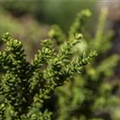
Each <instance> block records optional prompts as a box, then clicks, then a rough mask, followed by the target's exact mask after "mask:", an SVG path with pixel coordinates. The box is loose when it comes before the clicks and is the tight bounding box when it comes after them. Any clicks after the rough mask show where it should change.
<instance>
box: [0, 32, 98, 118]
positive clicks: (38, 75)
mask: <svg viewBox="0 0 120 120" xmlns="http://www.w3.org/2000/svg"><path fill="white" fill-rule="evenodd" d="M59 32H60V31H58V33H59ZM52 35H53V34H52ZM81 39H83V36H82V34H81V33H74V34H73V35H72V34H71V39H69V40H67V41H63V43H61V44H60V45H59V47H57V48H55V47H54V45H53V43H52V41H51V40H50V39H46V40H44V41H43V43H42V47H41V49H40V50H38V52H37V54H36V55H35V57H34V59H33V60H32V61H31V62H28V61H27V60H26V58H25V54H24V49H23V45H22V43H21V42H20V41H19V40H16V39H14V38H12V36H11V35H10V34H9V33H5V34H4V35H3V36H2V40H3V42H4V43H5V44H6V49H5V50H4V51H1V52H0V64H1V66H2V68H3V71H2V74H1V80H0V120H3V119H6V120H49V119H50V116H51V113H50V112H49V111H47V108H44V109H43V104H44V102H45V99H48V98H50V97H51V96H52V94H53V92H54V90H55V88H56V87H58V86H62V85H63V84H64V82H65V81H67V80H69V79H70V78H72V77H73V75H74V74H75V73H80V72H81V69H82V67H83V66H84V65H86V64H87V63H88V62H89V61H90V59H91V58H93V57H94V56H96V52H94V51H93V52H89V54H88V55H87V56H85V57H82V55H79V56H77V55H75V51H74V49H73V48H74V47H75V46H76V44H78V43H79V42H80V41H81Z"/></svg>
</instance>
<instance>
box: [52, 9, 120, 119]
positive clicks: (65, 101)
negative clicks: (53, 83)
mask: <svg viewBox="0 0 120 120" xmlns="http://www.w3.org/2000/svg"><path fill="white" fill-rule="evenodd" d="M90 15H91V13H90V12H89V11H88V10H84V11H82V12H80V13H79V14H78V16H77V18H76V20H75V22H74V24H73V25H72V26H71V27H70V32H69V36H67V35H65V34H62V30H59V29H60V28H59V27H53V29H52V30H51V33H52V39H54V40H56V41H59V39H60V40H61V38H65V37H66V38H68V39H71V38H72V36H71V35H73V34H76V33H79V32H82V33H83V32H84V33H85V35H84V36H85V39H86V41H87V43H88V44H87V43H86V41H85V40H84V41H81V43H80V44H78V45H77V46H76V48H78V49H79V50H78V51H77V53H78V54H83V57H85V56H86V55H85V51H87V50H88V49H96V50H97V52H98V54H99V55H98V57H96V58H95V59H94V61H92V63H91V64H89V65H87V66H86V67H85V68H84V69H83V72H82V74H80V75H78V74H77V75H74V76H73V77H72V79H71V80H70V82H68V83H66V84H65V85H64V86H62V87H60V88H58V89H57V91H56V94H55V96H56V99H57V102H56V101H55V102H54V106H55V111H53V118H54V119H55V120H112V114H111V112H112V111H113V110H114V107H115V106H116V105H117V104H118V103H119V102H120V101H119V98H118V96H116V91H117V90H118V88H119V86H120V84H118V83H116V82H115V81H114V82H112V83H111V81H110V80H109V79H110V77H111V76H112V75H113V74H114V68H115V66H116V65H117V62H118V60H119V57H118V55H108V52H109V50H110V49H111V47H112V44H111V36H112V32H111V31H107V32H106V29H105V23H106V18H107V10H106V9H103V10H102V11H101V15H100V17H99V22H98V25H97V26H98V27H97V29H96V33H95V35H94V38H93V37H90V35H89V31H87V30H85V25H84V24H85V22H86V19H87V18H88V17H90ZM57 31H59V32H57ZM53 33H54V34H53ZM50 35H51V34H50ZM86 35H87V36H86ZM63 40H64V39H63ZM61 41H62V40H61ZM58 46H59V43H58ZM113 83H114V84H113ZM52 103H53V102H52ZM56 110H57V112H56ZM113 120H115V119H114V118H113Z"/></svg>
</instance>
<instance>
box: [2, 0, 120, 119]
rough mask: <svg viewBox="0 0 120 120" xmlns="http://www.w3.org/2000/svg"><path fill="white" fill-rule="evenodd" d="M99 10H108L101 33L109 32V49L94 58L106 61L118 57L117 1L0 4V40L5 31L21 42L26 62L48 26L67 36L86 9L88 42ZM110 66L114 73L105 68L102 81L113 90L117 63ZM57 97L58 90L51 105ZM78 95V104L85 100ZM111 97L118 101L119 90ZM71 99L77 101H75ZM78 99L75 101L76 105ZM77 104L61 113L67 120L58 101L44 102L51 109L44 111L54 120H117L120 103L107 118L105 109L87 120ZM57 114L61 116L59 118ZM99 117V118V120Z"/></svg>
mask: <svg viewBox="0 0 120 120" xmlns="http://www.w3.org/2000/svg"><path fill="white" fill-rule="evenodd" d="M103 8H104V9H107V10H108V14H107V16H106V23H105V24H104V28H105V31H104V32H103V33H105V35H106V34H107V33H109V31H112V36H111V37H110V44H111V47H110V49H109V50H108V51H107V52H106V53H105V54H104V56H102V58H101V57H98V58H97V61H102V59H103V58H104V59H107V57H110V56H112V55H117V56H120V2H119V0H56V1H55V0H40V1H39V0H24V1H20V0H0V36H1V35H2V34H3V33H4V32H7V31H8V32H10V33H11V34H12V35H13V36H14V37H15V38H17V39H20V40H21V41H22V42H23V45H24V48H25V51H26V54H27V59H28V60H31V59H32V58H33V56H34V54H35V53H36V51H37V50H38V49H39V47H40V42H41V41H42V40H44V39H45V38H48V32H49V30H50V29H51V26H52V25H53V24H58V25H59V26H60V28H61V29H62V30H63V32H64V33H65V34H66V35H67V34H68V32H69V29H70V25H71V24H72V23H73V22H74V20H75V17H76V15H77V13H78V12H80V11H81V10H83V9H89V10H90V11H91V13H92V16H91V17H90V18H89V19H88V20H87V21H86V25H85V29H86V31H87V32H88V33H89V36H91V39H93V38H94V36H96V31H97V29H98V28H99V29H100V27H98V26H99V25H98V24H99V22H100V17H99V16H100V14H101V9H103ZM101 24H102V23H101ZM103 36H104V34H103ZM87 41H88V40H87ZM101 41H102V40H101ZM88 43H89V42H88ZM0 44H1V49H2V42H0ZM103 46H104V47H107V46H106V44H105V43H103V42H101V45H100V47H103ZM104 47H103V48H104ZM101 49H102V48H101ZM103 53H104V52H103ZM98 56H99V55H98ZM112 60H113V59H112V58H111V59H110V60H109V61H110V62H111V61H112ZM113 62H114V60H113ZM95 63H96V64H99V63H100V62H95ZM103 66H104V65H103ZM113 66H115V67H114V69H113V68H109V67H108V68H107V69H109V70H110V69H112V74H111V75H109V76H106V77H105V78H104V79H106V78H107V82H108V83H109V84H114V85H115V87H114V89H116V88H118V87H119V86H117V85H119V84H120V83H119V82H120V62H119V60H118V61H117V62H116V63H115V65H113ZM88 69H89V68H88ZM94 69H96V68H94ZM94 69H90V75H91V74H92V75H93V74H94V72H95V71H94ZM103 69H104V68H103ZM92 70H93V71H92ZM105 70H106V68H105ZM88 71H89V70H88ZM84 78H85V77H84ZM86 79H88V78H86ZM96 79H98V78H96ZM113 81H115V82H113ZM78 83H79V82H78ZM103 83H106V81H105V82H104V81H103ZM102 85H103V84H102ZM107 85H108V84H107ZM107 85H106V84H105V88H101V89H103V90H104V89H105V90H106V89H107V90H108V89H109V85H108V86H107ZM67 86H69V85H67ZM103 86H104V85H103ZM103 86H102V87H103ZM77 87H78V86H77ZM77 87H76V88H77ZM79 87H80V86H79ZM100 87H101V86H100ZM106 87H107V88H106ZM65 88H66V87H65ZM65 88H64V89H65ZM74 88H75V86H74ZM68 89H69V88H68ZM111 89H112V90H111V91H113V90H114V89H113V88H111ZM74 90H75V89H74ZM74 90H73V91H74ZM76 90H77V89H76ZM80 90H81V89H80ZM78 91H79V90H78ZM108 91H109V90H108ZM73 93H74V92H73ZM75 93H76V92H75ZM64 94H67V93H64ZM94 94H95V93H94ZM59 95H60V96H62V95H63V91H62V92H61V90H60V89H58V94H57V93H56V94H55V97H54V98H53V101H57V100H58V99H60V98H59V97H60V96H59ZM79 95H80V96H83V97H80V98H79V99H80V100H81V99H82V98H84V97H85V96H84V95H83V94H82V93H80V94H79V92H77V95H76V96H79ZM63 96H64V95H63ZM68 96H72V94H70V93H69V95H68ZM111 96H117V97H118V99H117V101H119V97H120V90H119V89H117V90H116V92H114V94H113V93H112V94H110V98H111ZM75 98H76V99H77V97H75ZM56 99H57V100H56ZM64 99H65V100H63V99H62V100H63V101H69V100H71V99H69V100H68V97H67V98H65V96H64ZM79 99H77V100H78V101H79ZM86 99H87V98H86ZM96 99H97V98H96ZM107 99H108V98H107ZM62 100H60V101H62ZM78 101H77V108H76V107H75V106H76V105H74V107H71V108H70V109H69V110H68V109H66V108H67V107H68V106H69V105H68V106H66V108H64V110H63V111H64V114H65V113H66V114H67V113H68V114H69V116H71V117H70V118H69V117H68V116H66V115H64V114H63V112H61V110H62V109H63V107H62V108H61V106H62V105H61V104H66V103H61V102H60V103H59V100H58V103H57V102H55V104H56V105H53V106H52V107H51V105H50V102H51V101H49V102H48V104H49V105H48V104H47V105H48V106H49V107H51V108H48V109H50V110H51V111H53V113H54V116H53V119H55V120H70V119H71V120H120V102H118V103H117V102H116V103H117V105H116V106H114V107H113V108H112V107H108V108H109V109H111V108H112V115H111V111H109V110H108V109H105V108H106V107H103V109H102V110H101V109H99V110H98V111H97V113H95V114H94V115H93V111H92V112H91V113H90V116H89V118H87V117H86V116H87V114H85V113H84V112H83V113H82V114H80V113H79V112H80V111H82V110H83V108H84V107H85V106H84V105H83V108H78V106H79V105H81V104H83V103H82V101H81V103H80V102H78ZM96 101H97V100H96ZM98 101H102V103H99V102H98V103H99V104H98V103H95V105H96V104H98V106H104V105H103V103H104V104H106V103H105V100H104V99H101V98H100V100H98ZM78 103H79V104H78ZM70 104H71V103H70ZM74 104H76V102H75V101H74ZM110 104H112V103H110ZM63 106H65V105H63ZM86 107H87V106H86ZM55 109H58V111H57V112H58V113H55ZM78 109H81V110H80V111H79V110H78ZM70 111H72V112H70ZM60 112H61V114H59V113H60ZM86 112H88V111H87V109H86ZM103 113H104V114H103ZM108 113H109V115H108ZM59 116H64V117H59ZM78 116H79V117H78ZM91 116H95V117H96V116H97V117H96V118H92V117H91ZM99 116H102V117H99ZM103 116H105V117H103ZM106 116H107V117H106ZM108 116H110V117H108Z"/></svg>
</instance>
